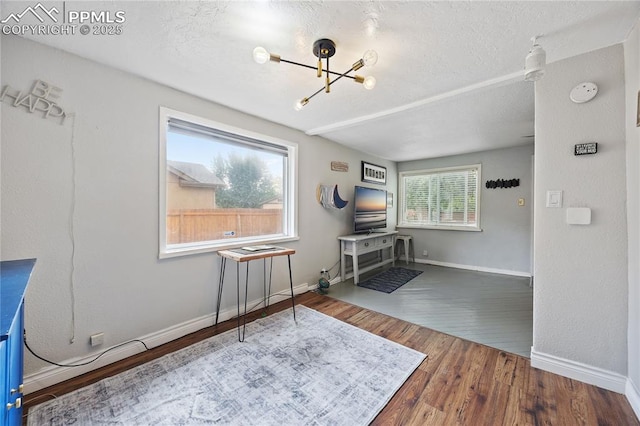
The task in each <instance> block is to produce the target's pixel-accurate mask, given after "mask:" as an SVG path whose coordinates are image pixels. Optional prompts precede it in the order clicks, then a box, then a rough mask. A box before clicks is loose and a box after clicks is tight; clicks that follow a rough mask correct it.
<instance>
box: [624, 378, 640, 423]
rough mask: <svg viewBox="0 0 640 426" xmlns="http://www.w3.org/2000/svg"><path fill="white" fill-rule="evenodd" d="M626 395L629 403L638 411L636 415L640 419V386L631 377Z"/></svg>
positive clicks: (628, 380)
mask: <svg viewBox="0 0 640 426" xmlns="http://www.w3.org/2000/svg"><path fill="white" fill-rule="evenodd" d="M624 395H625V396H626V397H627V400H628V401H629V405H631V408H632V409H633V411H634V412H635V413H636V417H638V418H639V419H640V391H638V388H637V387H636V385H635V384H634V383H633V382H632V381H631V379H627V386H626V389H625V392H624Z"/></svg>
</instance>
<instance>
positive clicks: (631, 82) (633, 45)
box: [624, 21, 640, 416]
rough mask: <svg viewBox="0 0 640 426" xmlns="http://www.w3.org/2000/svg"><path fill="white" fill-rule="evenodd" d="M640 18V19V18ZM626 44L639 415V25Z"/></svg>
mask: <svg viewBox="0 0 640 426" xmlns="http://www.w3.org/2000/svg"><path fill="white" fill-rule="evenodd" d="M638 22H640V21H638ZM638 22H637V23H636V27H635V28H634V30H633V32H632V33H631V34H630V35H629V39H628V40H627V42H626V43H625V46H624V54H625V80H626V81H625V84H626V108H627V113H626V115H625V124H626V139H627V143H626V150H627V227H628V238H629V242H628V250H629V255H628V256H629V269H628V270H629V327H628V328H629V331H628V333H627V339H628V345H629V351H628V354H629V355H628V360H629V362H628V365H629V386H628V389H627V396H629V400H630V401H633V402H634V408H635V411H636V414H638V416H640V362H639V361H638V360H640V127H636V117H637V115H636V114H637V108H638V91H639V90H640V28H639V25H638Z"/></svg>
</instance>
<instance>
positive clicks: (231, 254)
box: [216, 246, 296, 342]
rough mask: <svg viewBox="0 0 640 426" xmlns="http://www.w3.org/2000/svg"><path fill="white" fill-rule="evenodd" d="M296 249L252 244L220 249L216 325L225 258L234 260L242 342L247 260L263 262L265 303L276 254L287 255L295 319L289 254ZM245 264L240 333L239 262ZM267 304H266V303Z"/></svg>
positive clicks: (245, 310)
mask: <svg viewBox="0 0 640 426" xmlns="http://www.w3.org/2000/svg"><path fill="white" fill-rule="evenodd" d="M295 253H296V251H295V250H293V249H288V248H284V247H276V246H254V247H247V248H239V249H231V250H220V251H218V256H220V257H221V258H222V264H221V265H220V279H219V281H218V301H217V303H216V325H217V324H218V315H219V314H220V303H221V302H222V289H223V287H224V272H225V269H226V267H227V259H229V260H233V261H234V262H236V294H237V300H238V341H240V342H244V336H245V329H246V326H247V294H248V290H249V262H251V261H252V260H259V259H262V260H263V262H264V270H265V274H264V276H263V278H264V281H263V288H264V293H265V304H267V303H268V298H270V297H271V271H272V270H273V258H274V257H278V256H287V262H288V264H289V285H290V287H291V307H292V308H293V319H294V321H295V319H296V304H295V299H294V296H293V278H292V275H291V255H292V254H295ZM267 259H269V260H270V262H271V265H270V267H269V285H268V286H269V290H268V291H267V278H266V260H267ZM243 262H244V263H245V264H246V272H245V284H244V313H243V314H242V333H240V317H241V315H240V264H241V263H243ZM267 306H268V305H267Z"/></svg>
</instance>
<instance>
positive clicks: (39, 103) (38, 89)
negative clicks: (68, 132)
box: [0, 80, 67, 124]
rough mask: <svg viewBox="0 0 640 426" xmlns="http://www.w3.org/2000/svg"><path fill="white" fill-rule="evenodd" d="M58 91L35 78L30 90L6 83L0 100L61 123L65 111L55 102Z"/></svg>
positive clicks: (64, 116)
mask: <svg viewBox="0 0 640 426" xmlns="http://www.w3.org/2000/svg"><path fill="white" fill-rule="evenodd" d="M60 93H62V89H60V88H59V87H56V86H53V85H51V84H49V83H47V82H46V81H42V80H36V81H35V82H34V83H33V86H32V87H31V91H19V90H17V89H16V90H14V89H12V88H11V87H10V86H9V85H8V84H7V85H5V86H3V87H2V92H0V102H7V103H8V104H10V105H11V106H13V107H15V108H26V110H27V111H29V112H30V113H34V112H39V113H42V118H53V119H56V120H59V124H63V123H64V120H65V118H66V117H67V113H66V112H65V110H64V108H62V107H61V106H60V105H58V104H57V103H56V99H57V98H59V97H60Z"/></svg>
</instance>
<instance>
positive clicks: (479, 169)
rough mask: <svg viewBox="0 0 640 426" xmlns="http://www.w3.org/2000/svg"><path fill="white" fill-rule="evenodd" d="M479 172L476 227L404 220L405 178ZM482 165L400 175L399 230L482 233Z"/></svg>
mask: <svg viewBox="0 0 640 426" xmlns="http://www.w3.org/2000/svg"><path fill="white" fill-rule="evenodd" d="M471 170H477V178H476V223H475V225H460V224H455V225H446V224H445V225H443V224H429V225H422V224H415V223H410V222H406V221H405V220H404V217H405V211H406V200H405V185H404V178H405V177H407V176H424V175H435V174H443V173H449V172H455V171H471ZM481 180H482V164H468V165H463V166H453V167H440V168H435V169H420V170H407V171H403V172H399V173H398V198H399V205H398V225H397V227H398V228H415V229H434V230H447V231H468V232H481V231H482V228H481V226H480V223H481V222H480V217H481V215H480V206H481V194H482V185H481Z"/></svg>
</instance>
